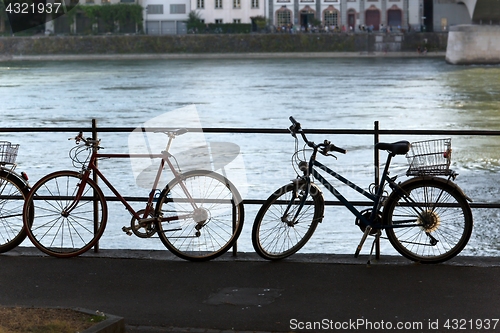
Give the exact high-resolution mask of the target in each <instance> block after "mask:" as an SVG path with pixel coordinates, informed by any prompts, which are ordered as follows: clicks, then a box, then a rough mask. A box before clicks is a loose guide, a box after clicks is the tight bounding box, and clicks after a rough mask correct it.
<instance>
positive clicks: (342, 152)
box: [328, 144, 347, 154]
mask: <svg viewBox="0 0 500 333" xmlns="http://www.w3.org/2000/svg"><path fill="white" fill-rule="evenodd" d="M328 150H329V151H336V152H337V153H341V154H345V153H347V150H345V149H343V148H339V147H337V146H335V145H333V144H331V145H330V147H328Z"/></svg>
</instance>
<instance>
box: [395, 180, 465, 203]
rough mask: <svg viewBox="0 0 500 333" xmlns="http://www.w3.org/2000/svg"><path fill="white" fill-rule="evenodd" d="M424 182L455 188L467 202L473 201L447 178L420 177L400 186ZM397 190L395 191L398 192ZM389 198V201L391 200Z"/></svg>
mask: <svg viewBox="0 0 500 333" xmlns="http://www.w3.org/2000/svg"><path fill="white" fill-rule="evenodd" d="M422 180H430V181H434V182H439V183H442V184H447V185H449V186H451V187H453V188H454V189H455V190H456V191H457V192H458V193H459V194H460V195H462V196H463V197H464V198H465V199H467V201H469V202H472V199H471V198H469V197H468V196H467V195H466V194H465V193H464V191H463V190H462V188H461V187H460V186H458V185H457V184H456V183H454V182H452V181H451V180H449V179H445V178H441V177H433V176H420V177H413V178H411V179H408V180H406V181H404V182H402V183H401V184H399V186H400V187H404V186H406V185H407V184H412V183H415V182H420V181H422ZM396 191H397V189H396V190H395V191H394V192H396ZM394 192H392V193H391V194H390V195H389V198H390V197H391V196H392V195H393V193H394ZM389 198H388V199H389Z"/></svg>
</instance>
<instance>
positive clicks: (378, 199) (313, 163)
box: [295, 151, 397, 229]
mask: <svg viewBox="0 0 500 333" xmlns="http://www.w3.org/2000/svg"><path fill="white" fill-rule="evenodd" d="M391 160H392V155H391V154H389V156H388V157H387V163H386V164H385V168H384V172H383V174H382V177H381V179H380V182H379V184H377V187H376V188H377V192H376V193H375V194H372V193H370V192H367V191H365V190H364V189H362V188H361V187H359V186H358V185H356V184H355V183H353V182H351V181H350V180H348V179H347V178H345V177H343V176H342V175H340V174H339V173H337V172H335V171H333V170H332V169H330V168H328V167H327V166H326V165H324V164H323V163H321V162H318V161H317V160H316V151H315V152H313V154H312V155H311V158H310V161H309V162H310V163H309V167H308V174H309V175H312V177H313V178H315V179H317V180H318V181H319V182H320V183H321V184H322V185H323V186H325V188H326V189H327V190H328V191H329V192H330V193H332V194H333V195H334V196H335V197H336V198H337V199H338V200H339V201H340V202H341V203H342V204H343V205H344V206H345V207H346V208H347V209H349V211H350V212H351V213H352V214H354V215H355V216H356V217H357V218H358V219H360V220H361V221H362V222H363V224H364V225H365V226H371V227H372V228H374V227H377V228H378V229H385V228H387V227H391V228H394V227H397V226H394V225H391V226H388V225H387V226H386V225H375V223H374V221H375V217H376V214H377V213H378V211H379V210H380V207H381V205H382V198H383V193H384V187H385V185H386V183H389V184H390V185H391V187H393V186H396V187H397V184H396V183H395V182H394V179H393V178H390V177H389V176H388V175H389V166H390V163H391ZM314 167H318V168H320V169H321V170H323V171H325V172H326V173H328V174H329V175H331V176H332V177H334V178H336V179H338V180H339V181H340V182H342V183H344V184H346V185H347V186H349V187H350V188H352V189H353V190H355V191H356V192H358V193H360V194H362V195H363V196H365V197H366V198H367V199H369V200H370V201H372V202H373V206H372V211H371V214H370V217H369V219H367V218H366V217H365V216H364V215H363V214H362V212H361V211H359V210H358V209H357V208H356V207H354V205H353V204H351V202H350V201H349V200H347V199H346V198H345V197H344V196H343V195H342V194H341V193H340V192H339V191H338V190H337V189H336V188H335V187H334V186H333V185H332V184H331V183H330V182H329V181H328V180H327V179H326V178H325V177H323V176H322V175H321V174H320V173H319V172H318V171H317V170H316V169H314ZM303 178H304V179H305V180H306V195H305V196H303V199H302V201H303V202H301V203H300V208H299V209H298V211H297V213H296V214H295V218H296V217H297V216H298V214H299V213H300V211H301V210H302V207H303V205H304V203H305V200H306V198H307V195H308V194H309V189H310V183H311V179H310V177H308V176H307V175H306V176H304V177H303Z"/></svg>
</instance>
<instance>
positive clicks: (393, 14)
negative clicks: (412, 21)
mask: <svg viewBox="0 0 500 333" xmlns="http://www.w3.org/2000/svg"><path fill="white" fill-rule="evenodd" d="M394 7H395V8H394ZM394 7H393V8H391V9H389V10H388V11H387V25H388V26H391V27H401V26H402V25H403V13H402V12H401V9H399V8H397V7H396V6H394Z"/></svg>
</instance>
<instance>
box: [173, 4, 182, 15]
mask: <svg viewBox="0 0 500 333" xmlns="http://www.w3.org/2000/svg"><path fill="white" fill-rule="evenodd" d="M170 14H186V5H184V4H180V5H170Z"/></svg>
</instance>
